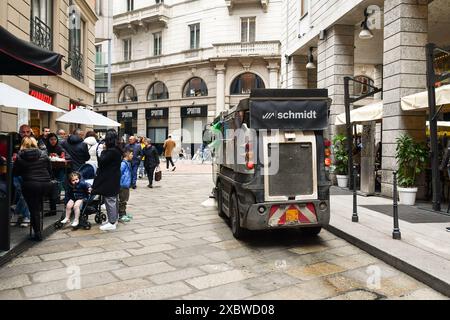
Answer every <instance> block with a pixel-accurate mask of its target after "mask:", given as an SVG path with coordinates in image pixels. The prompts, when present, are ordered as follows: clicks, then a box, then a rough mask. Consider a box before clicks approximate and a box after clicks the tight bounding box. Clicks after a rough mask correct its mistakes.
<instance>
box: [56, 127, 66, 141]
mask: <svg viewBox="0 0 450 320" xmlns="http://www.w3.org/2000/svg"><path fill="white" fill-rule="evenodd" d="M56 135H57V136H58V141H59V143H61V142H63V141H64V140H66V139H67V135H66V132H65V131H64V129H59V130H58V131H57V132H56Z"/></svg>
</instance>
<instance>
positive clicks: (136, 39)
mask: <svg viewBox="0 0 450 320" xmlns="http://www.w3.org/2000/svg"><path fill="white" fill-rule="evenodd" d="M281 3H282V1H281V0H272V1H267V0H246V1H234V0H230V1H223V0H196V1H192V0H190V1H186V0H172V1H170V0H166V1H155V0H146V1H145V0H135V1H125V0H124V1H114V7H113V19H112V20H113V22H112V32H113V34H114V35H113V37H112V38H113V41H112V67H111V69H112V86H111V90H110V92H109V93H107V94H104V93H102V90H98V94H97V101H96V102H97V103H96V105H95V106H96V110H97V111H98V112H104V113H106V114H107V115H108V117H110V118H112V119H114V120H117V121H119V122H121V123H122V127H121V129H120V130H121V134H122V135H132V134H137V135H139V136H147V137H150V138H151V139H152V140H153V141H154V142H155V143H156V145H157V147H158V148H161V144H162V142H163V141H164V140H165V139H166V138H167V135H168V134H169V133H172V134H174V135H175V138H176V139H177V140H178V141H182V142H183V147H184V148H185V150H186V151H187V153H188V154H189V153H190V154H191V155H192V154H194V152H195V150H197V148H198V145H199V144H200V143H201V128H202V126H204V125H205V124H206V123H207V122H208V121H211V120H212V119H213V118H214V117H215V116H216V115H217V114H218V113H219V112H220V111H222V110H225V109H227V108H229V107H230V106H233V105H236V104H237V103H238V102H239V101H240V100H241V99H242V98H245V97H247V96H248V93H249V91H250V90H251V89H252V88H257V87H259V88H277V87H278V85H279V68H280V60H281V57H280V41H279V37H280V31H281ZM97 52H102V55H105V53H107V52H108V47H107V42H103V43H99V45H98V47H97ZM104 78H105V77H104ZM103 91H105V90H103ZM180 129H184V131H183V132H185V134H184V135H183V134H181V133H180V132H179V130H180ZM198 130H200V134H198ZM194 131H195V132H197V133H196V134H194ZM189 133H190V134H189Z"/></svg>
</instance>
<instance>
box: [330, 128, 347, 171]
mask: <svg viewBox="0 0 450 320" xmlns="http://www.w3.org/2000/svg"><path fill="white" fill-rule="evenodd" d="M346 141H347V137H346V136H345V135H343V134H337V135H335V136H334V137H333V141H332V142H333V145H332V147H331V149H332V150H333V157H334V162H333V165H332V166H331V171H332V172H333V173H334V174H337V175H343V176H345V175H347V174H348V152H347V148H346V146H345V142H346Z"/></svg>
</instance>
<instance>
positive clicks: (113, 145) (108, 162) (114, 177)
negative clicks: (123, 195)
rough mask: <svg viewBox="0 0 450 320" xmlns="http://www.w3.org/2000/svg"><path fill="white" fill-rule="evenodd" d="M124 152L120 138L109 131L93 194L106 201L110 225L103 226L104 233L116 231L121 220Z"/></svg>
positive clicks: (100, 159) (115, 133) (114, 132)
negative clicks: (120, 206) (121, 173)
mask: <svg viewBox="0 0 450 320" xmlns="http://www.w3.org/2000/svg"><path fill="white" fill-rule="evenodd" d="M121 162H122V151H121V149H120V148H119V147H118V136H117V132H116V131H115V130H108V132H107V133H106V137H105V148H104V150H103V152H102V154H101V155H100V158H99V159H98V170H97V176H96V177H95V179H94V184H93V185H92V193H93V194H99V195H101V196H103V199H104V200H105V206H106V212H107V214H108V223H107V224H105V225H103V226H101V227H100V230H102V231H111V230H116V223H117V220H118V218H119V216H118V212H117V196H118V194H119V191H120V164H121Z"/></svg>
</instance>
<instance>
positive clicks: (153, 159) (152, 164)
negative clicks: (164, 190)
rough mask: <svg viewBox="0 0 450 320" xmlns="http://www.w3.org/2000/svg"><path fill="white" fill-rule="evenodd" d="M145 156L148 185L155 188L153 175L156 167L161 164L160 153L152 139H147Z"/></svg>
mask: <svg viewBox="0 0 450 320" xmlns="http://www.w3.org/2000/svg"><path fill="white" fill-rule="evenodd" d="M142 154H143V156H145V161H144V167H145V170H146V171H147V177H148V186H147V187H149V188H153V175H154V173H155V169H156V168H157V167H158V166H159V154H158V150H156V148H155V147H154V146H153V145H152V140H150V139H146V141H145V148H144V150H143V152H142Z"/></svg>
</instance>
